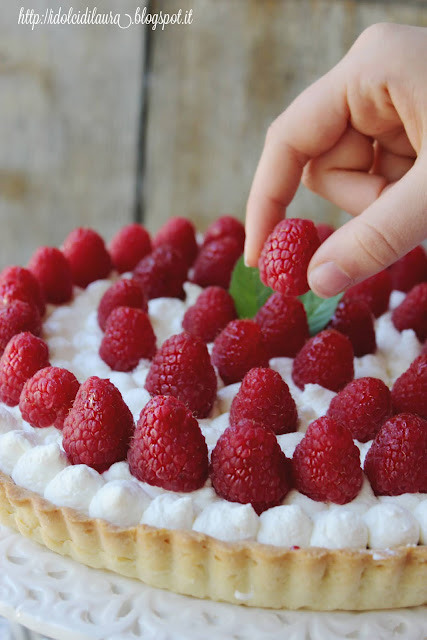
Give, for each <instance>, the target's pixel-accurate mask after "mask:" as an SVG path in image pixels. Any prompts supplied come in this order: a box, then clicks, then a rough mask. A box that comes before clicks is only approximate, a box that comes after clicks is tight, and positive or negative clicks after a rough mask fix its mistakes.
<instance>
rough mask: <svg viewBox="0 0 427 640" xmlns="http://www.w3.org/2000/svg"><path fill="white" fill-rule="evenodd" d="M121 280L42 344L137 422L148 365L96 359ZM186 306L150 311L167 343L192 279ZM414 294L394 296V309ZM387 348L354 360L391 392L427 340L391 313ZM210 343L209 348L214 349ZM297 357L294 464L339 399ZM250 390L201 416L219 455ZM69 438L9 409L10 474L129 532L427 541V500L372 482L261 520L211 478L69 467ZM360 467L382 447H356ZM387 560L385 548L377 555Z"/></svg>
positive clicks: (56, 315) (62, 311)
mask: <svg viewBox="0 0 427 640" xmlns="http://www.w3.org/2000/svg"><path fill="white" fill-rule="evenodd" d="M111 283H112V280H111V279H110V280H100V281H97V282H94V283H92V284H91V285H89V286H88V287H87V289H85V290H81V289H79V288H75V294H74V299H73V301H72V303H71V304H69V305H67V306H60V307H53V306H50V307H49V309H48V316H47V319H46V320H45V322H44V325H43V332H44V333H43V338H44V339H45V340H46V342H47V343H48V346H49V352H50V362H51V364H52V365H53V366H58V367H65V368H67V369H69V370H70V371H72V372H73V373H74V374H75V376H76V377H77V379H78V380H79V381H80V382H83V381H84V380H85V379H86V378H87V377H89V376H92V375H97V376H99V377H104V378H107V377H108V378H109V379H110V380H111V381H112V383H113V384H114V385H116V387H117V388H118V389H119V391H120V392H121V394H122V396H123V399H124V401H125V402H126V404H127V405H128V406H129V408H130V410H131V412H132V414H133V417H134V419H135V421H136V420H137V419H138V418H139V414H140V412H141V410H142V408H143V407H144V406H145V404H146V403H147V402H148V400H149V398H150V396H149V394H148V392H147V391H146V390H145V389H144V384H145V379H146V377H147V374H148V370H149V367H150V362H149V361H148V360H141V361H140V362H139V364H138V366H137V367H136V368H135V369H134V370H133V371H131V372H130V373H122V372H115V371H111V369H110V368H109V367H108V365H106V364H105V362H103V361H102V360H101V358H100V357H99V354H98V350H99V346H100V343H101V340H102V335H103V334H102V331H101V329H100V328H99V326H98V322H97V307H98V304H99V301H100V299H101V297H102V295H103V294H104V292H105V291H106V290H107V289H108V288H109V287H110V286H111ZM184 289H185V291H186V300H185V301H182V300H177V299H171V298H157V299H154V300H151V301H150V302H149V316H150V319H151V322H152V324H153V328H154V331H155V333H156V336H157V345H158V346H160V345H161V344H162V343H163V341H164V340H166V339H167V338H168V337H170V336H171V335H173V334H175V333H180V332H181V331H182V326H181V323H182V318H183V315H184V313H185V311H186V310H187V309H188V307H189V306H191V305H192V304H194V302H195V300H196V299H197V296H198V295H199V294H200V292H201V291H202V289H201V288H200V287H198V286H197V285H194V284H190V283H186V284H185V285H184ZM403 297H404V294H402V293H401V292H393V294H392V296H391V300H390V308H391V309H393V308H395V307H396V306H397V305H398V304H399V303H400V302H401V300H402V299H403ZM376 336H377V345H378V349H377V351H376V353H375V354H371V355H366V356H363V357H362V358H355V377H362V376H374V377H378V378H381V379H382V380H384V382H385V383H386V384H388V385H389V386H391V385H392V384H393V382H394V380H395V379H396V378H397V377H398V376H399V375H400V374H401V373H402V372H403V371H405V370H406V369H407V367H408V366H409V365H410V363H411V362H412V361H413V360H414V359H415V357H416V356H417V355H419V353H420V351H421V345H420V343H419V342H418V340H417V338H416V336H415V333H414V332H413V331H412V330H408V331H403V332H402V333H399V332H398V331H397V330H396V329H395V327H394V326H393V324H392V321H391V312H390V311H389V312H388V313H386V314H384V315H383V316H382V317H380V318H379V319H378V320H377V321H376ZM208 348H211V345H209V346H208ZM292 362H293V361H292V358H274V359H272V360H270V366H271V368H272V369H274V370H276V371H278V372H279V373H280V375H281V376H282V377H283V378H284V380H285V381H286V382H287V384H288V385H289V388H290V391H291V393H292V395H293V397H294V399H295V401H296V403H297V406H298V414H299V423H298V431H296V432H294V433H287V434H283V435H279V436H278V437H277V440H278V442H279V445H280V447H281V449H282V451H283V452H284V453H285V454H286V456H287V457H288V458H291V457H292V455H293V452H294V450H295V447H296V446H297V444H298V443H299V442H300V441H301V440H302V438H303V437H304V433H305V431H306V429H307V427H308V425H309V424H310V422H312V421H313V420H315V419H316V418H319V417H320V416H322V415H324V414H325V413H326V411H327V409H328V407H329V404H330V401H331V399H332V398H333V397H334V395H335V393H334V392H333V391H329V390H328V389H324V388H322V387H320V386H319V385H316V384H308V385H306V386H305V389H304V390H303V391H301V390H300V389H299V388H298V387H296V386H295V384H294V383H293V381H292V375H291V373H292ZM239 388H240V383H236V384H232V385H228V386H224V385H223V384H222V382H221V381H219V389H218V394H217V399H216V401H215V405H214V407H213V409H212V412H211V414H210V416H209V417H208V418H205V419H203V420H199V424H200V428H201V430H202V433H203V435H204V437H205V439H206V443H207V446H208V450H209V452H211V451H212V449H213V447H214V446H215V444H216V442H217V440H218V438H219V436H220V435H221V434H222V433H223V432H224V431H225V429H226V428H227V427H228V425H229V411H230V407H231V403H232V401H233V398H234V396H235V395H236V393H237V392H238V390H239ZM61 443H62V434H61V432H60V431H58V430H57V429H55V428H54V427H49V428H47V429H34V428H33V427H31V426H30V425H29V424H27V423H26V422H24V421H23V420H22V417H21V415H20V411H19V408H18V407H13V408H10V407H6V406H5V405H1V404H0V470H1V471H3V472H4V473H6V474H8V475H10V476H11V477H12V478H13V480H14V481H15V482H16V484H18V485H20V486H22V487H25V488H28V489H31V490H33V491H36V492H38V493H40V495H43V496H44V497H45V498H46V499H48V500H49V501H50V502H52V503H53V504H55V505H58V506H64V507H72V508H75V509H78V510H80V511H83V512H85V513H87V514H88V515H90V516H91V517H95V518H103V519H105V520H108V521H109V522H111V523H113V524H116V525H118V526H121V527H128V526H133V525H137V524H139V523H144V524H147V525H150V526H154V527H161V528H168V529H185V530H194V531H198V532H202V533H205V534H208V535H210V536H213V537H215V538H218V539H220V540H225V541H228V542H233V541H238V540H257V541H258V542H261V543H264V544H270V545H276V546H284V547H293V546H297V547H308V546H318V547H325V548H330V549H342V548H366V547H367V546H368V547H370V548H372V549H375V550H379V549H382V550H384V549H385V550H386V549H388V548H393V547H395V546H398V545H402V544H403V545H408V544H410V545H413V544H418V543H421V544H427V496H426V495H425V494H404V495H402V496H395V497H388V496H382V497H377V496H375V495H374V493H373V491H372V488H371V486H370V484H369V482H368V481H367V479H366V478H365V480H364V483H363V486H362V489H361V491H360V493H359V495H358V496H357V497H356V498H355V499H354V500H353V501H352V502H350V503H349V504H346V505H342V506H341V505H336V504H329V503H323V502H316V501H314V500H311V499H310V498H308V497H307V496H305V495H303V494H301V493H299V492H298V491H296V490H295V489H292V490H291V491H290V492H289V493H288V495H287V496H286V497H285V499H284V500H283V503H282V505H280V506H277V507H274V508H272V509H269V510H267V511H265V512H264V513H262V514H261V516H258V515H257V514H256V513H255V511H254V509H253V508H252V506H251V505H248V504H247V505H241V504H238V503H233V502H227V501H226V500H223V499H221V498H219V497H218V496H217V495H216V493H215V491H214V489H213V488H212V485H211V483H210V480H208V481H207V482H206V485H205V486H204V487H203V488H202V489H199V490H198V491H193V492H191V493H174V492H171V491H166V490H164V489H161V488H159V487H153V486H150V485H148V484H146V483H144V482H140V481H139V480H137V479H136V478H135V477H134V476H132V474H131V473H130V471H129V466H128V464H127V462H126V461H122V462H118V463H116V464H113V465H112V466H111V467H110V468H109V469H108V470H107V471H105V472H104V473H103V474H99V473H98V472H97V471H95V470H94V469H91V468H90V467H88V466H86V465H75V466H73V465H71V464H70V463H69V462H68V460H67V458H66V456H65V454H64V451H63V449H62V444H61ZM356 444H357V446H358V447H359V450H360V454H361V463H362V466H363V460H364V457H365V456H366V453H367V451H368V450H369V447H370V446H371V444H372V442H367V443H359V442H357V441H356ZM375 553H379V551H375Z"/></svg>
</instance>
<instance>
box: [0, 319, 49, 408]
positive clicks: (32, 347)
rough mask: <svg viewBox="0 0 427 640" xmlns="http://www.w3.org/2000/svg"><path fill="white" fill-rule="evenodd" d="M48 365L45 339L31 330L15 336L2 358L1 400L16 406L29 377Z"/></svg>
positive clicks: (0, 359) (0, 363)
mask: <svg viewBox="0 0 427 640" xmlns="http://www.w3.org/2000/svg"><path fill="white" fill-rule="evenodd" d="M48 366H49V350H48V347H47V344H46V343H45V342H44V341H43V340H41V339H40V338H36V336H34V335H33V334H32V333H30V332H29V331H25V332H24V333H18V334H17V335H16V336H13V338H12V339H11V340H10V341H9V342H8V344H7V346H6V349H5V350H4V352H3V355H2V357H1V358H0V400H1V401H2V402H4V403H5V404H7V405H9V406H11V407H14V406H16V405H17V404H18V403H19V396H20V395H21V391H22V387H23V386H24V384H25V382H26V381H27V380H28V378H31V377H32V376H33V375H34V374H35V373H36V371H38V370H39V369H42V368H43V367H48Z"/></svg>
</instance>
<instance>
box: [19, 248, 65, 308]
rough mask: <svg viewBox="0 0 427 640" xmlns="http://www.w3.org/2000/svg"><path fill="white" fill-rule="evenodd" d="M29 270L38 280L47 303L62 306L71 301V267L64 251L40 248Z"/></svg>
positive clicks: (33, 257) (29, 264)
mask: <svg viewBox="0 0 427 640" xmlns="http://www.w3.org/2000/svg"><path fill="white" fill-rule="evenodd" d="M28 269H29V270H30V271H31V273H33V274H34V276H35V277H36V278H37V280H38V282H39V284H40V287H41V290H42V292H43V295H44V297H45V299H46V300H47V302H51V303H52V304H61V303H63V302H68V301H69V300H71V296H72V294H73V279H72V275H71V267H70V264H69V262H68V260H67V258H66V257H65V256H64V254H63V253H62V251H60V250H59V249H57V248H56V247H40V248H39V249H37V251H36V252H35V253H34V255H33V256H32V258H31V260H30V262H29V263H28Z"/></svg>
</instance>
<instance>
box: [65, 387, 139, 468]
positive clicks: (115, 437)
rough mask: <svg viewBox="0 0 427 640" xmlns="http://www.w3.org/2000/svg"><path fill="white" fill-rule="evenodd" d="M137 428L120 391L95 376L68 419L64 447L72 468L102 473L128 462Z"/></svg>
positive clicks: (77, 398) (82, 389) (80, 394)
mask: <svg viewBox="0 0 427 640" xmlns="http://www.w3.org/2000/svg"><path fill="white" fill-rule="evenodd" d="M133 427H134V425H133V418H132V414H131V412H130V410H129V409H128V407H127V406H126V404H125V403H124V401H123V398H122V396H121V393H120V391H119V390H118V389H117V388H116V387H115V386H114V385H113V384H112V383H111V382H110V381H109V380H102V379H101V378H97V377H96V376H93V377H91V378H88V379H87V380H86V381H85V382H84V383H83V384H82V385H81V386H80V389H79V391H78V392H77V395H76V399H75V400H74V404H73V407H72V409H71V411H70V413H69V414H68V416H67V417H66V418H65V422H64V429H63V431H62V435H63V438H62V445H63V447H64V451H65V453H66V454H67V457H68V459H69V461H70V462H71V464H87V465H88V466H89V467H92V468H93V469H96V471H99V473H102V472H103V471H106V469H108V468H109V467H110V466H111V465H112V464H114V462H120V461H121V460H125V459H126V455H127V452H128V448H129V443H130V439H131V437H132V433H133Z"/></svg>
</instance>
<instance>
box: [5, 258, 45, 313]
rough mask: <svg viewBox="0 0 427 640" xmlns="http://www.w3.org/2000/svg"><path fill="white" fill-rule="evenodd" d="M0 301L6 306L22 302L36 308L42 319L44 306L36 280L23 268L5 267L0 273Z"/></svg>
mask: <svg viewBox="0 0 427 640" xmlns="http://www.w3.org/2000/svg"><path fill="white" fill-rule="evenodd" d="M0 299H2V300H3V303H5V304H8V303H9V302H11V300H22V301H23V302H28V304H32V305H33V306H35V307H37V309H38V310H39V312H40V316H41V317H43V315H44V312H45V311H46V305H45V301H44V297H43V293H42V290H41V288H40V285H39V282H38V280H37V278H36V277H35V276H34V275H33V274H32V273H31V271H29V270H28V269H24V267H6V268H5V269H3V271H2V272H1V273H0Z"/></svg>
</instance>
